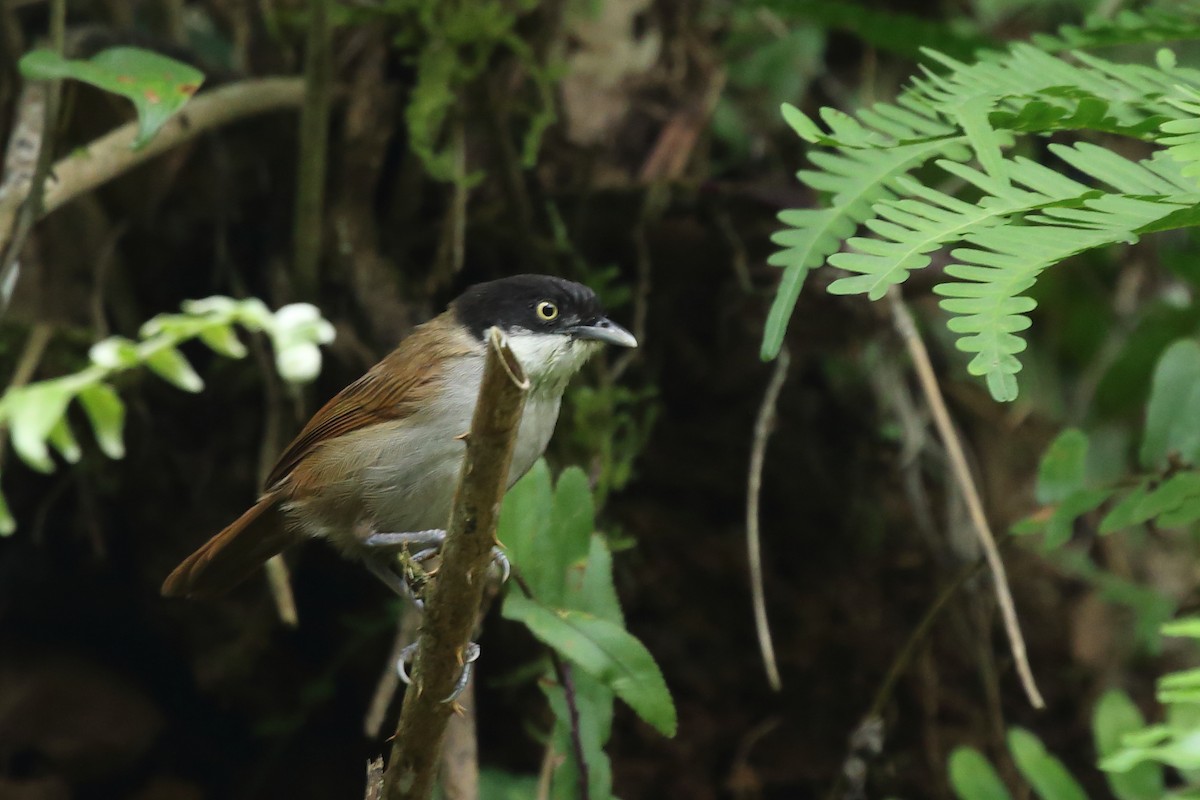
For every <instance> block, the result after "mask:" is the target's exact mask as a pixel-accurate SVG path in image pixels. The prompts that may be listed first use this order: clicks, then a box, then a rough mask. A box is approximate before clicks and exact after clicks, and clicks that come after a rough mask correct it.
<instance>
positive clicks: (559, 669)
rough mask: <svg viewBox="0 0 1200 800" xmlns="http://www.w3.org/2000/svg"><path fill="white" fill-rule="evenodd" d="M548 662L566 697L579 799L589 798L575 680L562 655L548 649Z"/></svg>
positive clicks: (589, 788)
mask: <svg viewBox="0 0 1200 800" xmlns="http://www.w3.org/2000/svg"><path fill="white" fill-rule="evenodd" d="M550 662H551V663H552V664H554V674H555V676H557V678H558V683H559V685H560V686H562V688H563V694H564V695H565V696H566V699H567V716H568V717H569V720H570V724H571V749H572V750H574V751H575V766H576V767H577V769H578V772H579V795H578V797H579V800H591V777H590V776H589V775H588V763H587V757H586V756H585V755H584V753H583V736H582V735H581V733H580V732H581V730H582V727H581V723H580V721H579V703H578V701H577V700H576V697H575V681H574V680H572V678H571V665H570V664H567V663H566V662H565V661H563V660H562V657H561V656H560V655H559V654H558V653H556V652H554V650H553V649H551V650H550Z"/></svg>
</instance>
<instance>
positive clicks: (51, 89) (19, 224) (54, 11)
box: [0, 0, 67, 311]
mask: <svg viewBox="0 0 1200 800" xmlns="http://www.w3.org/2000/svg"><path fill="white" fill-rule="evenodd" d="M66 24H67V3H66V0H52V2H51V3H50V43H51V48H52V49H53V50H54V52H55V53H58V54H59V55H62V53H63V49H64V40H65V38H66V32H65V31H66ZM61 101H62V81H59V80H54V81H48V82H46V88H45V91H44V97H43V105H42V107H41V109H40V111H41V114H42V119H41V122H42V130H41V138H40V140H39V141H38V149H37V156H36V161H35V165H34V169H33V174H32V175H31V176H30V184H31V187H32V188H31V190H30V191H28V192H21V191H19V189H17V191H13V190H14V188H16V187H13V186H9V187H7V191H8V192H9V193H11V194H13V195H20V197H21V200H22V202H21V203H20V206H19V208H16V209H14V212H13V214H12V216H7V217H6V216H2V215H0V311H3V310H4V309H5V308H6V307H7V306H8V299H9V297H10V296H11V292H12V291H13V289H14V284H15V282H16V277H17V272H18V270H19V269H20V266H19V265H20V261H19V258H20V256H21V250H22V248H24V246H25V240H26V239H27V238H28V237H29V234H30V233H31V232H32V231H33V224H34V223H35V222H36V221H37V220H38V219H39V218H40V217H41V216H42V214H43V213H44V212H43V210H42V209H43V208H44V206H45V205H46V202H47V199H46V197H45V194H46V192H45V188H46V178H47V176H48V175H50V162H51V159H53V158H54V134H55V131H56V129H57V127H58V112H59V106H60V104H61ZM22 110H28V108H26V109H22ZM18 180H19V179H18Z"/></svg>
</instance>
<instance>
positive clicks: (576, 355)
mask: <svg viewBox="0 0 1200 800" xmlns="http://www.w3.org/2000/svg"><path fill="white" fill-rule="evenodd" d="M493 327H495V328H499V329H500V330H501V331H502V332H503V333H504V334H505V335H506V336H507V338H508V342H509V346H510V347H511V349H512V352H513V354H514V355H515V356H516V358H517V360H518V361H519V362H520V363H521V366H522V367H523V368H524V370H525V372H526V375H527V377H528V380H529V384H530V388H529V390H528V393H527V395H526V401H525V408H524V411H523V414H522V417H521V421H520V424H519V427H518V431H517V440H516V444H515V447H514V452H513V459H512V465H511V467H510V469H509V476H508V485H509V487H511V486H512V484H514V483H515V482H516V481H517V480H518V479H520V477H521V476H522V475H524V474H525V473H526V472H527V471H528V470H529V469H530V468H531V467H532V466H533V465H534V463H535V462H536V461H537V460H538V459H539V458H540V457H541V456H542V454H543V453H544V452H545V449H546V446H547V444H548V443H549V441H550V437H551V435H552V434H553V432H554V428H555V425H556V423H557V421H558V415H559V409H560V407H561V405H562V397H563V392H564V391H565V390H566V387H567V384H568V382H569V381H570V379H571V377H572V376H573V375H574V374H575V373H577V372H578V371H579V370H580V368H581V367H582V366H583V365H584V363H585V362H586V361H587V360H588V358H590V357H591V356H592V355H594V354H595V353H596V352H597V351H598V350H600V349H601V348H602V347H603V346H604V345H606V344H607V345H614V346H618V347H637V344H638V343H637V339H636V338H635V337H634V336H633V334H632V333H630V332H629V331H628V330H627V329H625V328H624V327H622V326H620V325H618V324H617V323H616V322H613V321H612V320H611V319H609V317H608V315H607V314H606V312H605V311H604V308H603V306H602V305H601V303H600V300H599V299H598V298H597V296H596V294H595V292H593V291H592V290H591V289H590V288H588V287H587V286H585V285H583V284H580V283H576V282H573V281H569V280H566V279H563V278H558V277H553V276H549V275H514V276H511V277H506V278H500V279H498V280H493V281H488V282H486V283H479V284H476V285H474V286H471V287H469V288H468V289H466V290H465V291H464V292H463V293H462V294H461V295H460V296H458V297H457V298H456V299H455V300H453V301H451V302H450V303H449V305H448V306H447V308H446V310H445V311H444V312H443V313H442V314H440V315H438V316H436V317H434V318H433V319H432V320H430V321H429V322H426V323H424V324H422V325H419V326H417V327H416V328H415V329H414V330H413V331H412V332H411V333H410V334H409V335H408V336H407V337H405V338H404V339H402V340H401V342H400V343H399V345H398V346H397V347H396V349H395V350H393V351H392V352H391V353H389V354H388V355H387V356H385V357H384V358H383V360H382V361H380V362H379V363H378V364H376V365H375V366H374V367H372V368H371V369H370V370H368V371H367V372H366V374H364V375H363V376H362V377H361V378H359V379H358V380H356V381H354V382H353V383H351V384H350V385H349V386H347V387H346V388H345V389H343V390H342V391H341V392H339V393H338V394H337V395H335V396H334V397H333V398H332V399H331V400H330V401H329V402H328V403H326V404H325V405H324V406H323V407H322V408H321V409H320V410H319V411H317V413H316V414H314V415H313V417H312V419H311V420H309V422H308V424H307V425H305V426H304V428H303V429H302V430H301V431H300V433H299V434H298V435H297V436H296V438H295V439H294V440H293V441H292V442H291V444H289V445H288V446H287V448H286V449H285V450H284V451H283V453H282V455H280V456H279V459H278V461H277V462H276V464H275V466H274V468H273V469H272V470H271V472H270V475H269V477H268V478H267V480H266V483H265V488H264V490H263V492H262V494H261V495H260V496H259V498H258V501H257V502H256V503H255V504H254V505H253V506H251V507H250V508H249V509H248V510H246V511H245V513H243V514H242V515H241V516H240V517H238V518H237V519H236V520H234V521H233V522H232V523H231V524H230V525H228V526H227V527H226V528H225V529H224V530H222V531H221V532H220V533H218V534H217V535H216V536H214V537H212V538H211V539H209V540H208V541H207V542H206V543H205V544H203V545H202V546H201V547H200V548H199V549H198V550H196V551H195V552H194V553H192V554H191V555H190V556H188V557H187V558H186V559H184V560H183V562H182V563H180V564H179V566H177V567H176V568H175V569H174V571H172V572H171V574H170V575H168V576H167V578H166V580H165V581H164V582H163V585H162V593H163V594H164V595H165V596H168V597H180V596H183V597H191V596H211V595H214V594H219V593H221V592H224V591H227V590H229V589H232V588H233V587H235V586H237V585H238V584H239V583H241V582H242V581H244V580H245V579H247V578H248V577H249V576H251V575H252V574H253V573H254V572H255V571H256V570H257V569H258V568H259V567H260V566H261V565H262V564H263V563H264V562H266V561H267V560H268V559H269V558H271V557H273V556H275V555H277V554H279V553H281V552H283V550H284V549H286V548H287V547H289V546H290V545H292V544H294V543H296V542H299V541H303V540H305V539H307V538H316V539H324V540H326V541H328V542H329V543H330V544H332V545H333V546H334V548H336V549H337V550H338V551H340V553H341V554H342V555H343V556H345V557H348V558H350V559H354V560H359V561H361V562H363V563H364V564H365V565H366V566H367V568H368V569H369V570H370V571H371V572H372V573H373V574H374V575H375V576H376V577H378V578H379V579H380V580H382V581H383V582H384V583H385V584H386V585H387V586H388V587H389V588H391V589H392V590H393V591H395V592H397V593H398V594H402V595H406V596H409V597H412V596H413V592H412V589H411V588H410V587H409V586H408V583H407V581H406V580H405V578H404V576H403V575H401V574H400V573H399V572H398V571H397V565H398V561H397V559H396V557H395V556H396V552H397V550H398V549H406V548H408V547H410V546H411V547H422V548H423V547H436V546H437V545H438V543H440V541H441V540H442V539H443V538H444V536H445V528H446V526H447V524H448V522H449V517H450V510H451V504H452V502H453V499H454V492H455V488H456V487H457V484H458V478H459V472H460V469H461V467H462V462H463V458H464V456H465V452H466V443H465V438H466V436H465V434H466V433H467V431H468V429H469V428H470V424H471V417H472V414H473V413H474V408H475V403H476V400H477V398H478V395H479V387H480V383H481V380H482V377H483V366H484V361H485V358H486V354H487V345H486V342H487V337H488V335H489V332H490V330H491V329H492V328H493Z"/></svg>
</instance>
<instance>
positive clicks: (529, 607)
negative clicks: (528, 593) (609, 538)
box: [503, 592, 676, 736]
mask: <svg viewBox="0 0 1200 800" xmlns="http://www.w3.org/2000/svg"><path fill="white" fill-rule="evenodd" d="M503 614H504V617H505V618H506V619H511V620H515V621H517V622H522V623H524V624H525V625H526V627H528V628H529V630H530V631H531V632H532V633H533V635H534V636H536V637H537V638H538V639H539V640H541V641H542V642H544V643H546V644H547V645H549V646H550V647H553V648H554V649H555V650H557V651H558V652H559V653H560V654H562V655H563V656H564V657H565V658H567V659H568V660H570V661H571V662H572V663H574V664H576V665H578V666H579V667H580V669H582V670H584V671H585V672H587V673H588V674H589V675H592V676H593V677H595V678H596V679H597V680H599V681H600V682H601V683H603V684H604V685H605V686H607V687H608V688H610V689H611V690H612V691H613V692H614V693H615V694H616V695H617V697H619V698H621V699H622V700H624V701H625V702H626V703H627V704H629V707H630V708H632V709H633V710H634V711H635V712H636V713H637V715H638V716H639V717H641V718H642V719H643V720H645V721H646V722H647V723H649V724H650V725H652V726H654V727H655V728H656V729H657V730H658V731H659V732H660V733H662V734H663V735H664V736H674V735H675V725H676V719H675V704H674V702H673V701H672V700H671V694H670V692H669V691H668V690H667V685H666V683H665V682H664V681H663V677H662V673H661V672H660V671H659V669H658V665H657V664H655V663H654V658H653V657H652V656H651V655H650V652H649V651H648V650H646V648H645V647H644V646H643V645H642V643H641V642H639V641H638V640H637V639H636V638H634V637H633V635H632V634H630V633H629V632H628V631H626V630H625V629H624V628H622V627H621V626H620V625H617V624H615V623H613V622H609V621H608V620H605V619H600V618H599V617H596V616H593V615H591V614H586V613H584V612H582V611H554V610H551V609H549V608H547V607H545V606H544V605H542V604H541V603H538V602H536V601H534V600H530V599H529V598H527V597H525V596H524V595H521V594H518V593H516V592H510V593H509V594H508V597H507V598H506V599H505V602H504V608H503Z"/></svg>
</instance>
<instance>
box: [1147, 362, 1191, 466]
mask: <svg viewBox="0 0 1200 800" xmlns="http://www.w3.org/2000/svg"><path fill="white" fill-rule="evenodd" d="M1198 396H1200V344H1197V343H1196V342H1195V341H1193V340H1191V339H1181V340H1179V341H1177V342H1175V343H1174V344H1172V345H1171V346H1170V347H1168V348H1167V349H1166V350H1165V351H1164V352H1163V354H1162V357H1161V358H1159V360H1158V365H1157V366H1156V367H1155V368H1154V376H1153V377H1152V378H1151V381H1150V400H1149V402H1148V403H1147V405H1146V425H1145V429H1144V433H1143V435H1142V447H1141V451H1140V453H1139V459H1140V461H1141V464H1142V466H1143V467H1145V468H1147V469H1162V468H1165V467H1166V466H1167V456H1168V454H1169V453H1171V452H1172V451H1173V450H1177V449H1178V445H1179V443H1180V441H1181V440H1185V439H1186V440H1200V432H1198V430H1197V429H1198V428H1200V419H1197V418H1184V414H1185V413H1186V410H1187V409H1188V408H1189V407H1192V406H1193V404H1194V398H1196V397H1198Z"/></svg>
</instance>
